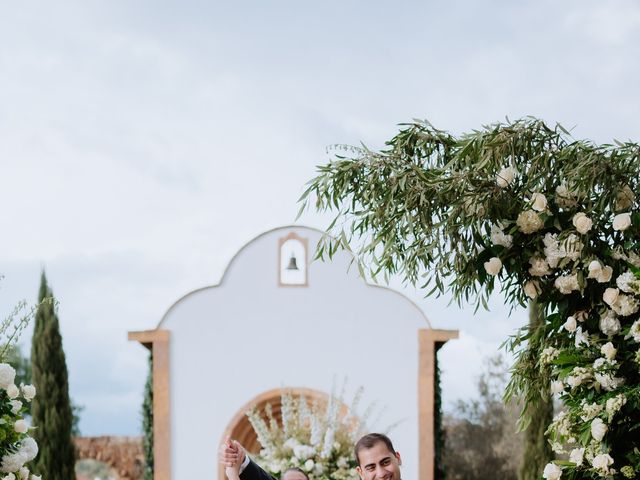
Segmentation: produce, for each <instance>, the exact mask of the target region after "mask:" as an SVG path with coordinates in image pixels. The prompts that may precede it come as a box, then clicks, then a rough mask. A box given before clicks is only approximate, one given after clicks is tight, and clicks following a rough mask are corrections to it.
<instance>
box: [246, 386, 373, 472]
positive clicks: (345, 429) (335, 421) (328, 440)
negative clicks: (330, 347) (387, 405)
mask: <svg viewBox="0 0 640 480" xmlns="http://www.w3.org/2000/svg"><path fill="white" fill-rule="evenodd" d="M361 396H362V388H360V389H358V390H357V392H356V394H355V396H354V398H353V401H352V402H351V405H350V406H347V405H345V404H344V403H343V401H342V398H341V396H340V397H337V396H335V395H333V394H332V395H331V396H330V397H329V398H328V400H327V401H326V402H319V401H314V402H312V404H311V405H309V402H308V400H307V399H306V398H305V397H304V395H300V396H297V397H294V396H293V394H292V393H291V392H289V391H287V390H283V392H282V395H281V405H282V409H281V414H282V419H281V421H278V420H277V419H276V418H275V417H274V415H273V412H272V409H271V406H270V405H267V406H266V407H265V409H264V411H262V412H261V411H257V410H255V409H254V410H251V411H249V412H247V416H248V418H249V421H250V422H251V425H252V426H253V429H254V431H255V432H256V434H257V436H258V441H259V442H260V445H261V446H262V450H261V451H260V453H259V455H258V456H257V458H256V461H257V462H258V463H260V465H262V467H263V468H265V470H267V471H269V472H270V473H272V474H273V475H274V476H276V477H278V476H280V475H281V473H282V472H284V471H285V470H287V469H288V468H300V469H302V470H303V471H305V472H307V474H308V475H309V479H310V480H358V475H357V474H356V472H355V467H356V464H355V459H354V458H353V447H354V445H355V442H356V440H357V439H358V438H359V437H360V436H361V435H362V434H363V433H364V432H365V430H366V426H365V422H366V420H367V418H368V416H369V415H370V414H371V411H372V409H373V405H372V406H370V407H369V408H368V409H367V411H366V412H365V413H364V414H363V416H362V417H359V416H358V415H357V414H356V411H357V408H358V404H359V402H360V399H361Z"/></svg>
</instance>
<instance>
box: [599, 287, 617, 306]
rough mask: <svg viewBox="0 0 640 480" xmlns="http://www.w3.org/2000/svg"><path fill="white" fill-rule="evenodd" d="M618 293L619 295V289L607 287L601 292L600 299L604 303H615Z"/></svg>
mask: <svg viewBox="0 0 640 480" xmlns="http://www.w3.org/2000/svg"><path fill="white" fill-rule="evenodd" d="M618 295H620V290H618V289H617V288H611V287H609V288H607V289H606V290H605V291H604V293H603V294H602V300H604V303H606V304H607V305H609V306H611V305H613V304H614V303H616V300H618Z"/></svg>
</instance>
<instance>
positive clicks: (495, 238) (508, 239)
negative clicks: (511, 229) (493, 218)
mask: <svg viewBox="0 0 640 480" xmlns="http://www.w3.org/2000/svg"><path fill="white" fill-rule="evenodd" d="M491 242H492V243H493V244H494V245H502V246H503V247H504V248H511V246H512V245H513V236H511V235H506V234H505V233H504V232H503V231H502V225H491Z"/></svg>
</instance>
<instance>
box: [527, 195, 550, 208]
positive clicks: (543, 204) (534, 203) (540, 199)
mask: <svg viewBox="0 0 640 480" xmlns="http://www.w3.org/2000/svg"><path fill="white" fill-rule="evenodd" d="M531 208H532V209H534V210H535V211H536V212H544V211H545V209H546V208H547V197H545V196H544V194H542V193H534V194H533V195H532V196H531Z"/></svg>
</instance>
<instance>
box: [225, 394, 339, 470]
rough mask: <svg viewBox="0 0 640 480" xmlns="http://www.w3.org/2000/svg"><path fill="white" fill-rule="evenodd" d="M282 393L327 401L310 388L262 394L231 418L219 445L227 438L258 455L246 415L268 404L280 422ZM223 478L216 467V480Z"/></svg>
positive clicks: (254, 438) (255, 439)
mask: <svg viewBox="0 0 640 480" xmlns="http://www.w3.org/2000/svg"><path fill="white" fill-rule="evenodd" d="M283 392H288V393H291V395H293V396H294V397H298V396H300V395H304V397H305V398H306V399H307V401H309V402H314V401H318V402H326V401H327V400H328V399H329V395H328V394H326V393H324V392H321V391H320V390H313V389H311V388H274V389H273V390H268V391H266V392H263V393H261V394H260V395H257V396H256V397H254V398H253V399H251V400H250V401H249V402H247V403H246V404H245V405H244V406H243V407H242V408H240V409H239V410H238V412H237V413H236V414H235V415H234V416H233V418H232V419H231V421H230V422H229V424H228V425H227V428H226V429H225V433H224V435H223V436H222V438H221V439H220V444H222V442H224V440H225V438H226V437H228V436H229V437H231V438H232V439H234V440H237V441H238V442H240V444H242V445H243V446H244V447H245V448H246V449H247V451H248V452H249V453H254V454H255V453H258V452H259V451H260V442H258V436H257V435H256V432H254V430H253V427H252V426H251V423H250V422H249V419H248V418H247V415H246V413H247V411H249V410H251V409H253V408H257V409H258V410H264V408H265V407H266V406H267V404H270V405H271V409H272V412H273V416H274V418H275V419H276V420H277V421H278V422H282V400H281V396H282V393H283ZM225 478H226V477H225V474H224V468H223V467H222V466H220V465H218V480H224V479H225Z"/></svg>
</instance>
